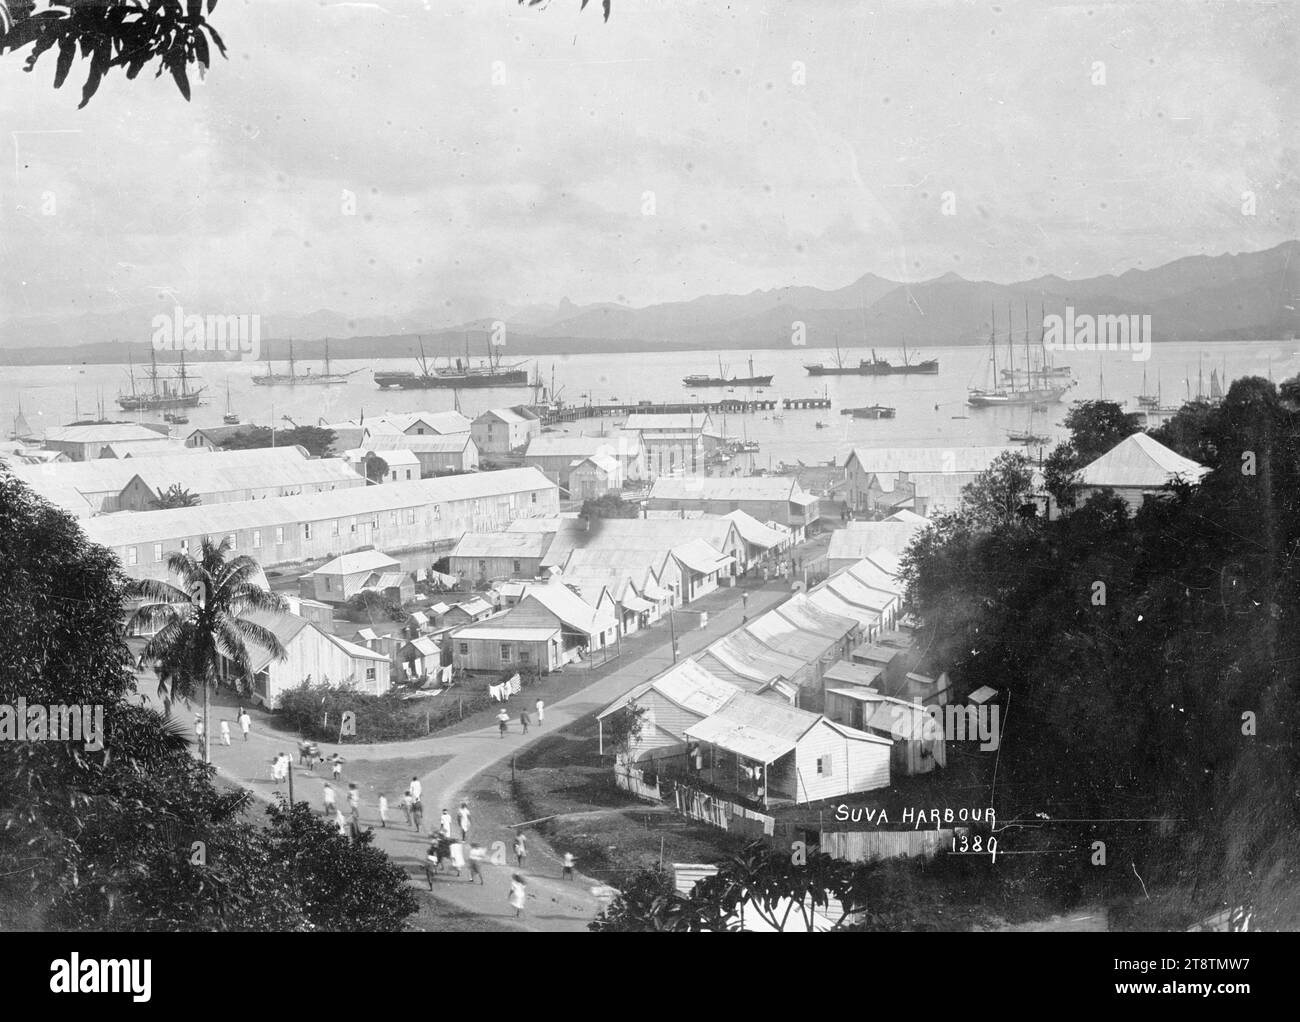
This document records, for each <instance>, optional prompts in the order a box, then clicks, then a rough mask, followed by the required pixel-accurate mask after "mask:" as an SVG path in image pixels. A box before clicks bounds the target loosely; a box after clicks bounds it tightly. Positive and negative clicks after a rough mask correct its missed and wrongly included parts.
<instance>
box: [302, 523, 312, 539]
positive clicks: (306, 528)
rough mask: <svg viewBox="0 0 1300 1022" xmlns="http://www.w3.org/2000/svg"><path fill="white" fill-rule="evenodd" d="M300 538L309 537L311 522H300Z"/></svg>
mask: <svg viewBox="0 0 1300 1022" xmlns="http://www.w3.org/2000/svg"><path fill="white" fill-rule="evenodd" d="M302 538H303V539H311V522H303V523H302Z"/></svg>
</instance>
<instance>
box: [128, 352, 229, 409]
mask: <svg viewBox="0 0 1300 1022" xmlns="http://www.w3.org/2000/svg"><path fill="white" fill-rule="evenodd" d="M127 357H128V361H127V371H128V372H129V373H130V375H131V392H130V393H129V394H126V393H122V394H118V395H117V405H118V407H119V408H121V409H123V410H124V411H128V412H152V411H161V410H163V409H169V408H194V407H196V406H197V405H198V404H199V398H200V395H201V394H202V393H203V392H204V391H205V390H206V389H207V388H206V387H191V386H190V380H193V379H198V377H196V376H194V375H193V374H192V373H189V372H187V371H186V369H185V352H184V351H182V352H181V360H180V365H179V366H178V367H177V369H176V373H175V375H173V376H165V375H163V374H162V373H161V372H160V371H159V369H158V359H157V356H156V354H155V353H154V351H153V350H152V349H150V351H149V370H148V372H147V373H146V374H145V379H146V380H147V381H148V384H149V387H148V389H147V390H146V389H142V388H140V387H137V386H136V379H135V365H134V363H132V362H130V361H129V359H130V356H129V355H128V356H127Z"/></svg>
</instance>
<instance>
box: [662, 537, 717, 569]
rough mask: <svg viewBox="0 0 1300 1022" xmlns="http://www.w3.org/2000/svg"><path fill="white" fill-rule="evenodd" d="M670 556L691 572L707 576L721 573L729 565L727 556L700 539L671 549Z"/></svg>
mask: <svg viewBox="0 0 1300 1022" xmlns="http://www.w3.org/2000/svg"><path fill="white" fill-rule="evenodd" d="M672 555H673V556H674V557H675V558H677V560H678V561H680V562H681V563H682V564H684V565H686V567H688V568H690V569H691V571H696V572H699V573H700V574H701V575H708V574H710V573H711V572H715V571H722V570H723V569H725V568H726V567H727V565H729V564H730V563H731V556H730V555H729V554H720V553H718V551H717V550H715V549H714V548H713V547H711V546H709V544H708V543H706V542H705V541H704V540H702V539H693V540H690V541H689V542H687V543H683V544H681V545H680V546H675V547H673V549H672Z"/></svg>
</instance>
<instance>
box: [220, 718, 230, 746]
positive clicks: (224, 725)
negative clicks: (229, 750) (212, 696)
mask: <svg viewBox="0 0 1300 1022" xmlns="http://www.w3.org/2000/svg"><path fill="white" fill-rule="evenodd" d="M221 744H222V745H229V744H230V721H228V720H223V721H222V722H221Z"/></svg>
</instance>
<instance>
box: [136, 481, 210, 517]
mask: <svg viewBox="0 0 1300 1022" xmlns="http://www.w3.org/2000/svg"><path fill="white" fill-rule="evenodd" d="M200 503H201V501H200V500H199V496H198V494H196V493H190V491H189V490H187V489H184V488H183V487H182V486H181V484H180V483H172V484H171V486H169V487H167V489H165V490H163V492H162V493H160V494H158V496H157V498H156V499H154V500H151V501H150V502H149V506H150V507H152V508H153V509H154V510H156V511H165V510H167V509H169V508H173V507H198V506H199V504H200Z"/></svg>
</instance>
